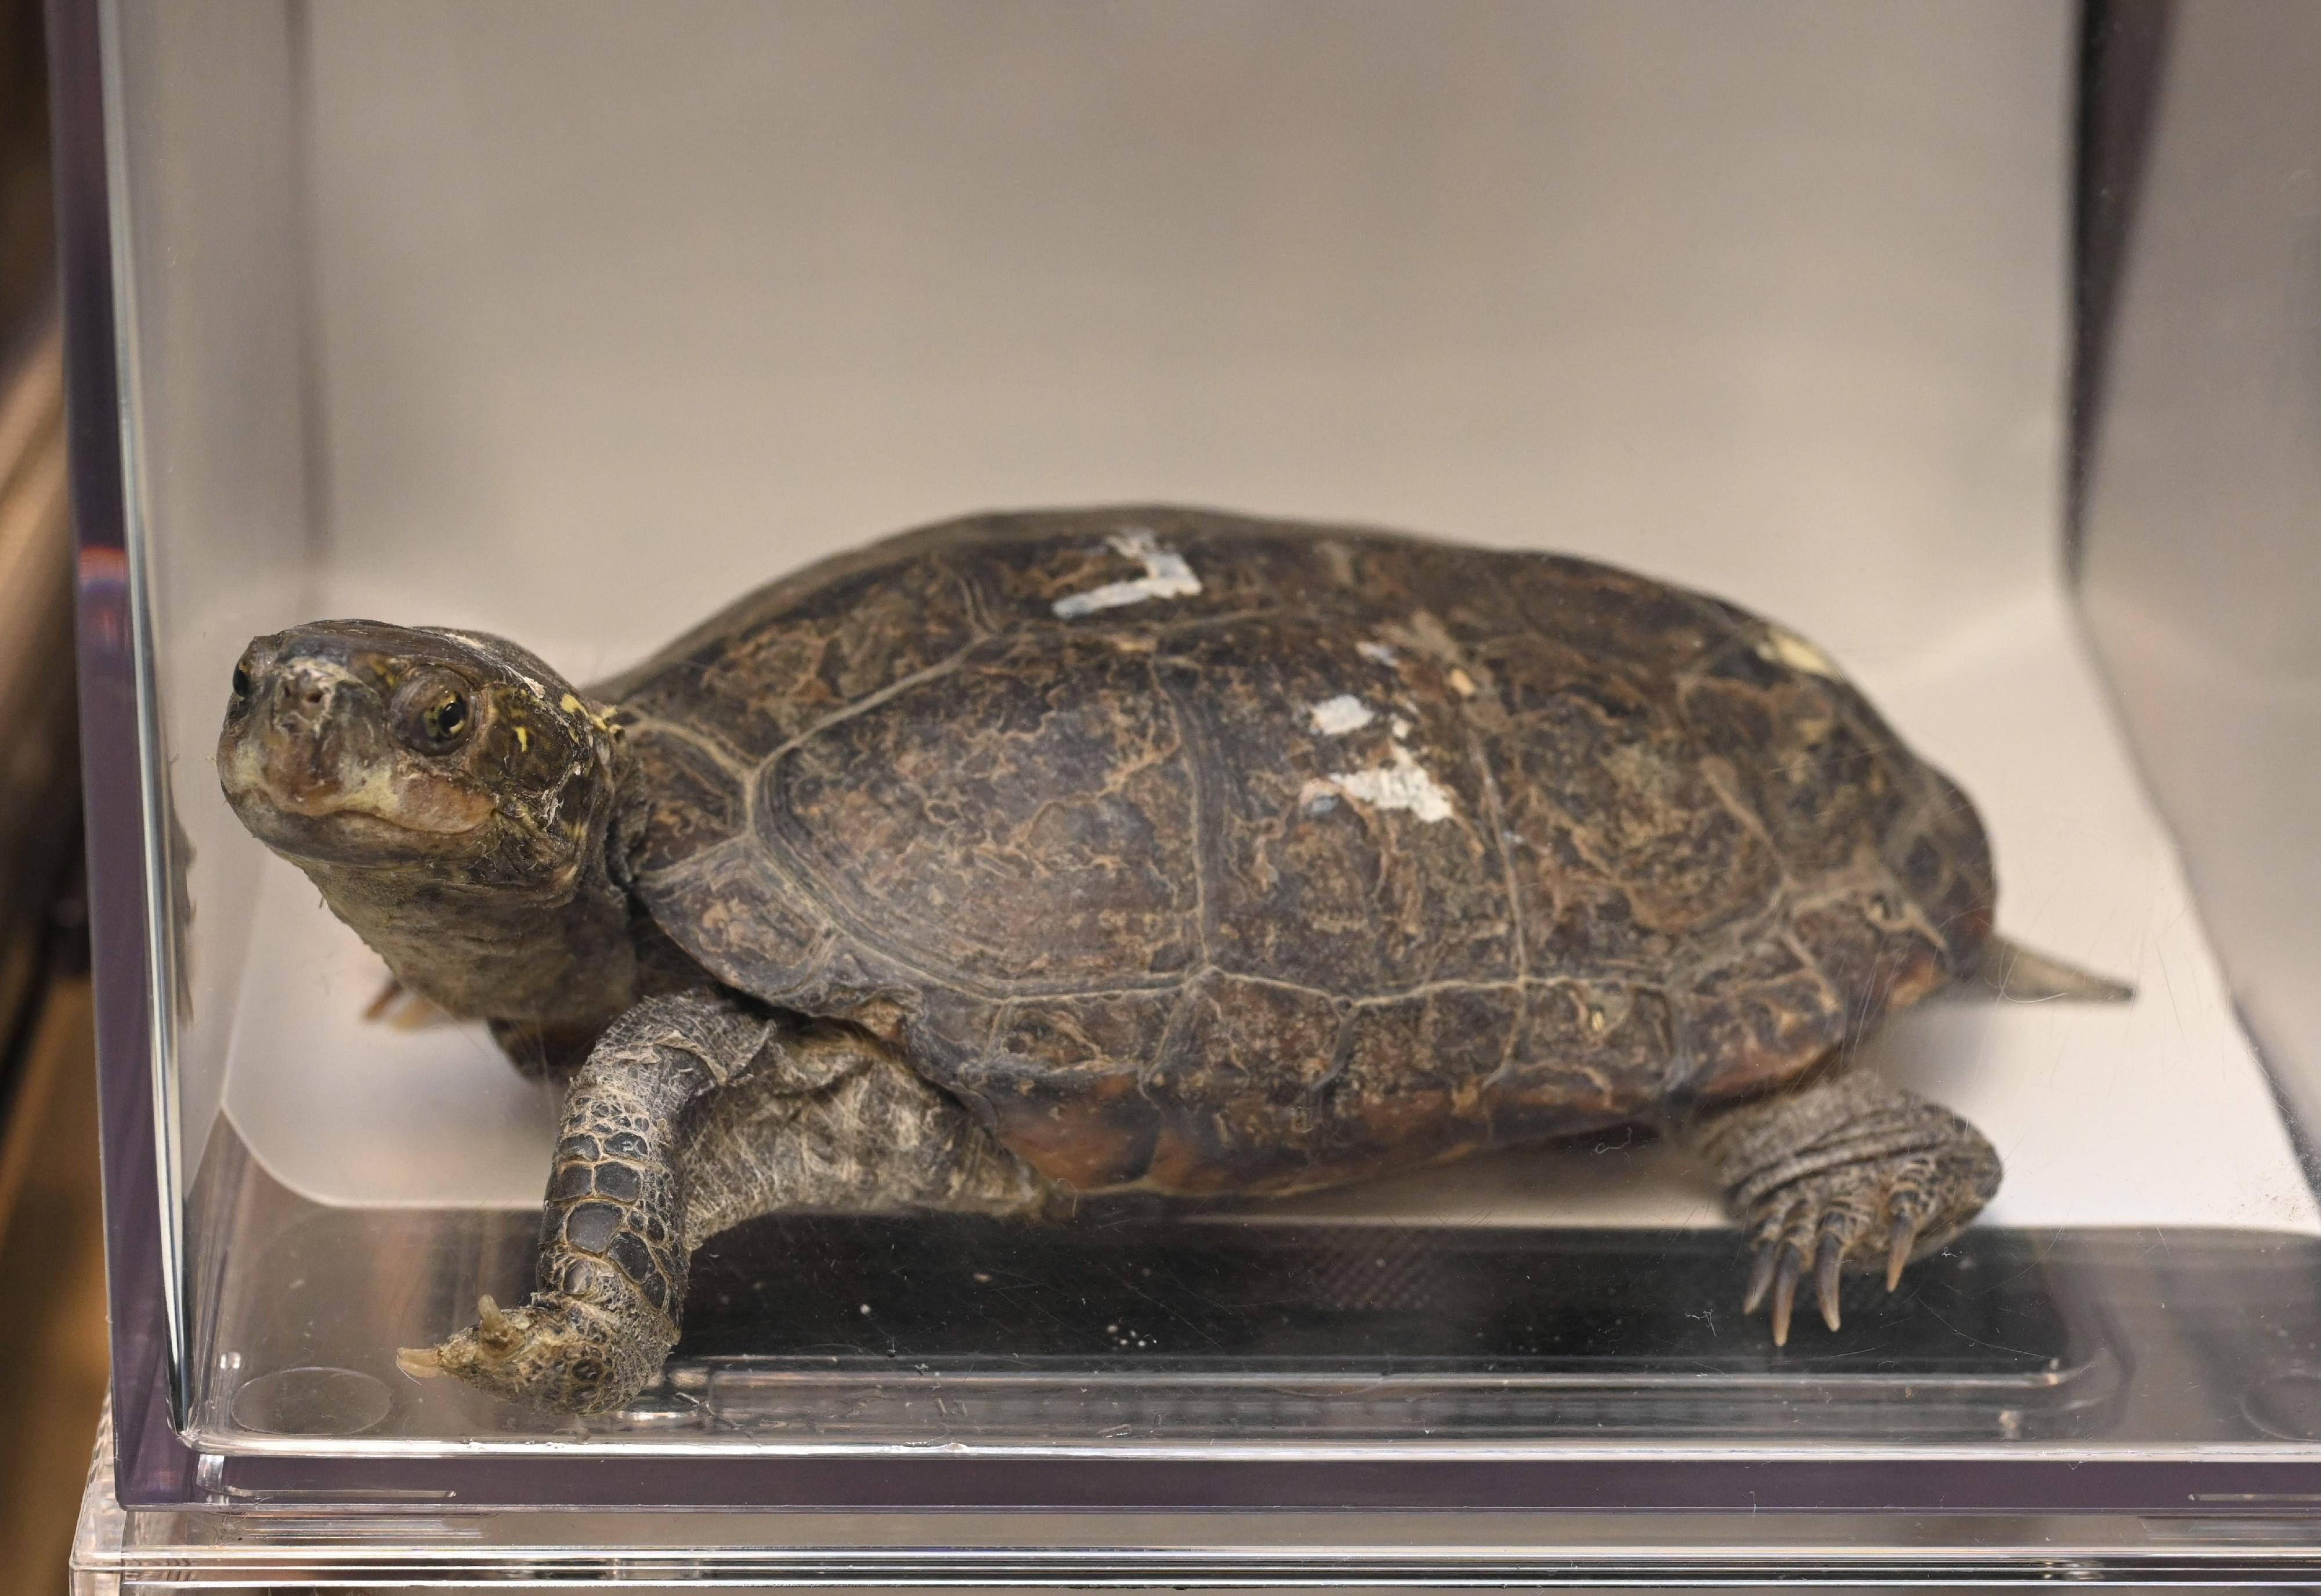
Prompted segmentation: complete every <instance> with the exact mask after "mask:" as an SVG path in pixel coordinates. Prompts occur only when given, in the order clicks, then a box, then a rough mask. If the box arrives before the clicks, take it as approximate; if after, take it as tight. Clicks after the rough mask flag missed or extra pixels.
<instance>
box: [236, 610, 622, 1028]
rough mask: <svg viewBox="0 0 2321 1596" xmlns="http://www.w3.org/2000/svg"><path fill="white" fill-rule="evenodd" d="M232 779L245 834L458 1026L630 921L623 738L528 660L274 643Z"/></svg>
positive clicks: (248, 693) (257, 672)
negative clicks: (619, 861)
mask: <svg viewBox="0 0 2321 1596" xmlns="http://www.w3.org/2000/svg"><path fill="white" fill-rule="evenodd" d="M217 767H218V779H219V782H220V784H222V785H223V787H224V789H225V795H226V800H227V802H228V803H232V805H233V811H234V813H235V814H236V815H238V816H239V817H241V822H242V824H243V825H245V826H247V827H248V828H249V829H250V831H251V832H252V833H253V834H255V835H256V836H257V837H258V839H259V840H260V841H262V842H264V843H265V844H266V845H267V846H268V847H269V848H273V849H274V850H275V851H276V852H278V853H280V854H282V855H284V856H286V857H288V858H289V859H290V860H292V861H293V862H294V863H296V865H298V866H300V867H301V868H302V869H304V870H305V872H306V874H307V875H309V876H311V877H312V878H313V879H314V883H315V884H316V885H318V886H319V887H321V888H322V890H323V896H324V897H325V898H327V899H328V900H329V901H330V903H331V906H332V909H334V910H335V911H337V912H338V914H339V916H340V918H341V919H342V920H346V921H347V922H348V923H349V924H350V925H352V926H353V927H354V928H355V929H356V930H358V931H360V933H362V935H363V937H364V939H366V940H367V941H369V943H370V944H371V946H372V947H373V948H376V949H377V950H378V952H379V953H380V954H382V955H383V956H385V957H386V958H387V963H388V964H389V965H390V966H393V967H394V968H395V971H396V975H398V976H400V977H402V979H403V981H404V983H405V985H407V986H411V987H413V988H414V989H415V990H417V991H418V992H420V993H422V995H424V996H426V997H429V998H431V999H432V1000H433V1001H434V1002H438V1003H440V1004H442V1005H443V1006H445V1007H447V1008H450V1009H451V1011H453V1012H455V1013H460V1012H465V1013H471V1014H472V1013H479V1012H480V1013H487V1014H496V1013H497V1012H499V1011H500V1009H499V1006H498V1004H499V1003H501V1002H506V1001H509V1000H512V999H513V998H514V996H515V993H517V991H518V989H521V988H524V987H526V986H529V985H531V984H534V981H533V979H532V976H530V975H527V973H526V972H528V971H532V970H533V968H534V967H535V966H536V967H537V971H538V974H537V980H538V981H539V982H542V983H548V984H554V983H555V982H557V981H560V980H564V979H568V978H569V976H570V975H571V972H570V971H569V969H567V970H566V971H565V972H564V974H563V975H557V974H554V973H553V972H552V971H551V966H556V965H558V964H560V963H564V964H567V965H569V957H568V956H569V953H570V952H571V951H573V950H572V949H569V948H562V947H559V946H551V944H558V943H570V942H572V941H573V939H575V938H576V937H578V938H580V939H582V940H585V941H592V942H601V941H605V940H606V939H611V938H612V937H613V931H612V929H611V928H612V927H613V926H614V924H615V923H616V922H617V921H618V920H619V919H620V917H621V915H622V914H623V913H624V912H625V911H624V909H623V906H622V894H621V893H619V892H618V891H617V889H615V888H614V887H613V886H612V885H611V884H610V883H609V881H608V879H607V875H606V863H605V853H606V839H607V835H608V832H609V830H610V828H611V824H612V816H613V813H614V798H615V795H616V793H615V789H616V785H617V781H618V775H619V771H620V768H621V767H622V749H621V744H620V734H619V732H618V730H617V729H616V728H614V726H612V725H611V724H610V723H609V722H608V721H606V720H605V717H604V715H603V713H602V712H601V711H600V710H599V709H598V708H597V706H595V705H592V704H590V703H588V702H587V700H585V699H583V698H582V697H581V695H580V694H578V692H576V691H575V690H574V689H573V687H572V685H571V684H569V682H567V681H565V680H564V679H563V678H562V677H561V676H558V675H557V674H556V672H554V671H553V670H551V669H550V668H549V667H548V666H546V665H545V664H543V663H542V661H541V660H540V659H539V658H538V657H535V656H534V655H532V653H530V652H529V651H527V650H525V649H523V648H518V647H517V646H516V645H514V643H510V642H506V641H504V640H502V639H498V638H493V637H487V636H484V635H482V634H480V633H476V632H464V631H448V630H437V629H434V628H423V627H400V626H387V625H384V624H381V623H380V622H378V621H317V622H315V623H314V624H312V625H308V626H302V627H296V628H293V629H292V630H288V631H284V632H278V633H276V634H275V635H274V636H272V637H262V638H259V639H255V640H254V641H252V642H251V644H250V647H249V648H248V649H246V650H245V651H244V652H243V654H242V656H241V660H240V662H239V663H237V664H236V665H235V667H233V680H232V698H231V700H230V702H229V703H228V704H227V706H226V712H225V724H224V727H223V730H221V731H220V733H219V736H218V749H217ZM576 915H578V920H576V918H575V916H576ZM584 921H585V922H586V924H587V927H590V928H594V929H587V931H586V933H585V935H584V934H583V932H582V930H581V929H576V928H577V927H579V926H580V925H581V922H584ZM598 922H603V923H602V924H599V923H598ZM510 958H513V959H517V960H519V961H521V962H522V963H523V965H524V966H525V967H524V969H523V970H515V969H512V968H498V967H496V966H498V965H499V964H501V963H502V962H504V960H505V959H510ZM486 966H494V967H492V968H488V969H487V968H486ZM487 986H488V987H489V988H490V989H491V992H490V994H489V996H490V999H491V1000H493V1001H490V1002H487V997H486V995H485V994H484V993H481V992H480V991H478V992H465V993H463V992H462V991H460V990H457V989H459V988H462V987H477V988H479V989H480V988H483V987H487ZM519 1006H524V1005H521V1004H519ZM531 1006H533V1007H536V1006H537V1005H531Z"/></svg>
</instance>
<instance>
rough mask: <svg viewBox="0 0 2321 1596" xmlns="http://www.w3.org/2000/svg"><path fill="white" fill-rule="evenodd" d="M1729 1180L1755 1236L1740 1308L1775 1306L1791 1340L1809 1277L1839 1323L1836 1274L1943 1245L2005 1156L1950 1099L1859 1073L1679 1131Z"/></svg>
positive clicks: (1872, 1268)
mask: <svg viewBox="0 0 2321 1596" xmlns="http://www.w3.org/2000/svg"><path fill="white" fill-rule="evenodd" d="M1674 1134H1675V1138H1676V1139H1677V1140H1678V1141H1679V1143H1680V1144H1682V1145H1683V1146H1684V1147H1687V1148H1688V1149H1689V1150H1691V1151H1692V1152H1693V1153H1695V1154H1697V1155H1698V1156H1699V1157H1700V1158H1701V1160H1702V1161H1703V1162H1704V1163H1706V1164H1707V1165H1708V1167H1709V1169H1710V1170H1711V1172H1712V1173H1714V1174H1715V1175H1716V1179H1717V1182H1718V1183H1719V1184H1721V1185H1722V1186H1724V1188H1725V1192H1726V1196H1727V1200H1728V1201H1729V1202H1731V1204H1732V1206H1733V1210H1734V1213H1735V1215H1737V1216H1738V1217H1739V1219H1740V1220H1741V1222H1742V1225H1743V1229H1745V1230H1746V1231H1747V1233H1748V1237H1749V1247H1750V1252H1751V1254H1752V1256H1751V1261H1750V1270H1749V1284H1748V1289H1747V1293H1746V1296H1745V1299H1744V1300H1743V1304H1742V1311H1743V1312H1744V1313H1754V1312H1755V1311H1756V1310H1757V1309H1758V1308H1759V1307H1760V1306H1761V1305H1763V1304H1765V1303H1766V1302H1768V1301H1770V1303H1771V1306H1772V1325H1773V1341H1774V1343H1775V1345H1777V1346H1778V1345H1781V1344H1783V1343H1786V1342H1787V1341H1788V1339H1789V1318H1790V1313H1791V1310H1792V1309H1793V1308H1794V1306H1795V1305H1796V1301H1797V1295H1798V1288H1799V1286H1800V1285H1801V1284H1803V1283H1807V1281H1810V1282H1811V1286H1812V1291H1813V1294H1814V1298H1815V1300H1816V1302H1817V1304H1818V1305H1819V1307H1820V1309H1821V1316H1822V1318H1823V1319H1824V1320H1825V1322H1826V1323H1827V1324H1828V1325H1829V1328H1831V1329H1833V1330H1834V1329H1835V1328H1837V1327H1838V1301H1837V1292H1838V1277H1839V1276H1840V1274H1843V1273H1845V1272H1847V1271H1854V1272H1882V1273H1883V1274H1885V1277H1886V1289H1887V1290H1889V1291H1891V1290H1893V1289H1894V1287H1895V1286H1896V1285H1897V1284H1898V1283H1899V1282H1900V1280H1901V1277H1902V1270H1903V1267H1904V1265H1907V1264H1908V1263H1910V1262H1911V1261H1912V1260H1913V1259H1916V1258H1923V1257H1925V1256H1927V1255H1929V1254H1931V1253H1933V1252H1935V1251H1937V1250H1938V1249H1940V1248H1941V1247H1943V1245H1944V1244H1945V1243H1947V1242H1948V1241H1949V1240H1950V1239H1951V1238H1952V1237H1953V1236H1956V1235H1957V1234H1958V1233H1959V1232H1960V1231H1961V1230H1962V1229H1965V1228H1966V1225H1967V1222H1968V1221H1969V1220H1971V1219H1973V1218H1974V1216H1975V1215H1976V1214H1977V1213H1979V1212H1980V1211H1982V1206H1983V1204H1984V1203H1986V1202H1989V1201H1990V1199H1991V1195H1992V1193H1994V1192H1997V1191H1998V1178H1999V1163H1998V1153H1997V1152H1996V1151H1995V1150H1993V1148H1992V1147H1991V1145H1990V1143H1989V1142H1988V1141H1986V1140H1985V1139H1984V1138H1983V1136H1982V1133H1981V1132H1980V1131H1979V1130H1977V1129H1975V1128H1974V1127H1973V1126H1971V1125H1970V1124H1968V1123H1967V1122H1966V1121H1965V1120H1961V1118H1959V1117H1958V1116H1957V1115H1956V1114H1953V1113H1952V1112H1951V1111H1949V1110H1948V1109H1946V1108H1943V1107H1942V1106H1940V1105H1939V1104H1936V1103H1931V1102H1926V1101H1925V1099H1924V1098H1920V1097H1916V1096H1913V1095H1912V1094H1911V1093H1907V1092H1904V1091H1902V1090H1901V1089H1899V1088H1898V1087H1895V1086H1889V1085H1888V1084H1886V1083H1885V1082H1883V1081H1881V1080H1880V1079H1878V1078H1877V1077H1876V1076H1875V1075H1869V1074H1866V1073H1864V1072H1861V1071H1859V1070H1852V1071H1846V1072H1843V1073H1841V1074H1839V1075H1834V1076H1824V1077H1822V1078H1821V1079H1819V1080H1817V1081H1816V1082H1815V1083H1814V1084H1811V1085H1808V1086H1806V1087H1803V1088H1801V1089H1798V1090H1796V1091H1791V1092H1782V1093H1775V1094H1773V1095H1771V1096H1769V1097H1761V1098H1756V1099H1753V1100H1752V1101H1750V1102H1743V1103H1736V1104H1733V1105H1731V1106H1729V1107H1720V1108H1716V1109H1713V1110H1709V1111H1705V1112H1702V1113H1700V1114H1698V1115H1697V1116H1695V1117H1694V1118H1693V1119H1691V1120H1688V1122H1687V1123H1685V1124H1683V1125H1680V1126H1679V1127H1677V1128H1676V1129H1675V1132H1674Z"/></svg>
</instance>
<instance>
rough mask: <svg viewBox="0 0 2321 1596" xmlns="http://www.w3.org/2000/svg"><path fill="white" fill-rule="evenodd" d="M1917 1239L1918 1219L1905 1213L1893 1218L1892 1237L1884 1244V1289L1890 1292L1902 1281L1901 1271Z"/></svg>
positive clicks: (1907, 1262)
mask: <svg viewBox="0 0 2321 1596" xmlns="http://www.w3.org/2000/svg"><path fill="white" fill-rule="evenodd" d="M1917 1239H1918V1221H1917V1220H1914V1219H1912V1218H1911V1217H1910V1216H1909V1215H1907V1214H1901V1215H1898V1216H1897V1217H1896V1219H1895V1220H1894V1230H1893V1235H1892V1238H1890V1239H1889V1241H1888V1242H1887V1244H1886V1290H1887V1291H1888V1292H1892V1291H1893V1290H1894V1288H1895V1287H1897V1286H1898V1285H1900V1284H1901V1283H1902V1271H1903V1270H1904V1269H1905V1268H1906V1267H1907V1266H1908V1265H1909V1262H1910V1251H1911V1248H1912V1247H1914V1246H1915V1245H1916V1242H1917Z"/></svg>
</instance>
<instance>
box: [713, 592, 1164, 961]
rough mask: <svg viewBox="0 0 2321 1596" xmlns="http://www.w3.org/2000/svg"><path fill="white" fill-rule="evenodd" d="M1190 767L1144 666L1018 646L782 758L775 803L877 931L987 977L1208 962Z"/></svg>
mask: <svg viewBox="0 0 2321 1596" xmlns="http://www.w3.org/2000/svg"><path fill="white" fill-rule="evenodd" d="M1192 780H1193V778H1192V773H1191V772H1190V770H1189V769H1188V766H1187V763H1186V759H1185V755H1184V750H1183V748H1182V746H1181V744H1180V741H1179V737H1178V734H1177V730H1176V726H1175V721H1174V719H1173V716H1172V715H1171V713H1170V710H1169V707H1168V705H1167V704H1166V703H1165V702H1164V701H1163V699H1162V696H1161V693H1160V692H1159V690H1158V689H1157V687H1156V686H1155V685H1154V684H1153V681H1152V676H1151V670H1150V668H1149V667H1148V666H1147V664H1146V663H1145V661H1144V660H1143V659H1142V658H1141V657H1136V656H1134V655H1124V654H1122V653H1121V652H1119V651H1118V650H1116V649H1114V648H1109V647H1107V646H1106V645H1104V644H1103V643H1101V642H1083V641H1080V640H1079V639H1062V638H1054V637H1045V638H1031V639H1012V640H1009V641H1006V642H1005V643H1002V644H999V645H996V646H994V647H991V648H987V649H983V650H979V651H978V653H977V654H976V655H975V656H974V657H971V658H970V659H969V660H968V661H967V662H964V663H962V664H961V665H960V667H958V668H957V669H955V670H953V671H951V672H950V673H948V674H947V675H945V676H942V677H940V678H938V679H935V680H931V681H927V682H924V683H921V684H918V685H915V686H912V687H908V688H906V689H905V690H903V691H902V692H900V693H898V694H896V695H895V696H893V697H891V698H889V699H887V700H886V701H885V702H884V703H880V704H879V705H878V707H877V709H876V710H875V711H873V712H864V713H860V714H857V715H853V716H851V717H847V718H844V719H842V720H839V721H834V722H833V723H831V724H828V725H825V726H824V727H823V728H821V729H820V730H816V731H815V733H814V734H812V735H811V736H808V737H806V738H804V739H800V740H799V741H798V742H797V743H796V745H795V746H793V747H792V748H789V749H787V751H786V752H785V753H783V754H782V755H781V756H779V757H777V758H776V759H774V760H772V761H771V762H770V763H769V765H768V766H767V767H766V770H765V772H764V775H762V777H761V778H760V793H759V800H758V808H759V812H760V815H762V816H764V817H766V819H765V822H764V823H765V825H766V827H767V830H768V833H769V836H770V837H771V838H772V839H774V840H775V841H777V842H778V845H779V847H780V848H781V849H782V850H783V851H784V852H785V853H786V854H787V856H788V857H790V858H792V859H794V860H795V861H796V865H797V866H798V869H799V871H800V874H801V875H803V876H804V877H805V878H806V879H807V880H808V881H810V882H811V883H813V884H814V885H815V889H816V890H817V891H818V892H819V893H823V894H824V895H826V897H827V898H828V900H829V901H831V902H833V903H834V904H837V905H841V906H842V912H848V913H851V916H852V917H853V918H854V919H855V920H856V921H857V922H858V923H859V924H860V925H861V926H862V927H864V928H865V932H864V934H866V935H869V936H870V937H871V938H872V939H874V940H876V941H878V942H880V943H883V944H884V945H886V946H888V947H890V948H894V949H896V950H897V951H898V952H899V953H901V954H903V955H904V956H906V957H910V958H912V959H913V960H914V961H915V962H917V963H919V964H922V965H924V966H931V967H933V968H938V969H948V970H954V971H957V972H959V973H960V975H962V976H964V977H966V978H968V979H970V980H974V981H978V982H981V983H987V984H1014V983H1023V982H1035V983H1036V982H1078V983H1080V984H1102V983H1106V982H1107V981H1115V980H1126V979H1129V978H1132V977H1134V976H1140V975H1141V976H1146V977H1157V976H1164V975H1170V974H1171V973H1174V972H1179V971H1182V970H1185V969H1188V968H1189V967H1190V966H1193V965H1194V964H1195V963H1196V962H1197V954H1198V928H1197V917H1196V899H1197V893H1198V887H1197V882H1198V877H1199V871H1198V867H1197V859H1196V857H1195V845H1194V839H1193V821H1192V803H1193V798H1192Z"/></svg>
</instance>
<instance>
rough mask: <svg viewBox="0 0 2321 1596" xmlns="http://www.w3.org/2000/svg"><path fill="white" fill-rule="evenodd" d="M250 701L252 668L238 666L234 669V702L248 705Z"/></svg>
mask: <svg viewBox="0 0 2321 1596" xmlns="http://www.w3.org/2000/svg"><path fill="white" fill-rule="evenodd" d="M249 700H250V667H248V666H246V665H237V666H235V667H233V701H234V703H248V702H249Z"/></svg>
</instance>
